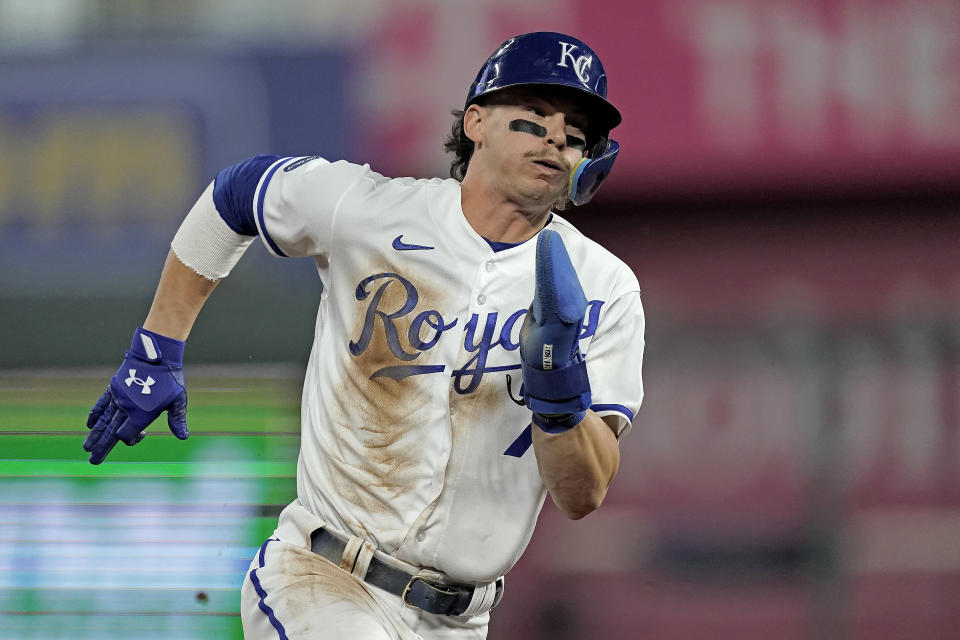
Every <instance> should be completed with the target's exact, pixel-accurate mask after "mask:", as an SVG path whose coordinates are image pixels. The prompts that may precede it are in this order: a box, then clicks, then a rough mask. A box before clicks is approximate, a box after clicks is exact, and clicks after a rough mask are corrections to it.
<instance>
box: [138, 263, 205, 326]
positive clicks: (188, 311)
mask: <svg viewBox="0 0 960 640" xmlns="http://www.w3.org/2000/svg"><path fill="white" fill-rule="evenodd" d="M217 282H219V281H212V280H208V279H207V278H204V277H203V276H201V275H198V274H197V273H196V272H195V271H193V269H191V268H190V267H188V266H186V265H185V264H183V263H182V262H181V261H180V259H179V258H177V255H176V254H175V253H174V252H173V250H171V251H170V253H168V254H167V261H166V263H164V265H163V273H162V274H161V275H160V284H159V285H157V292H156V295H155V296H154V298H153V304H152V305H150V312H149V313H148V314H147V319H146V320H145V321H144V323H143V328H144V329H146V330H148V331H153V332H155V333H159V334H161V335H164V336H167V337H168V338H175V339H177V340H186V339H187V336H188V335H189V334H190V329H191V328H193V323H194V321H196V319H197V315H198V314H199V313H200V309H202V308H203V305H204V304H205V303H206V301H207V299H208V298H209V297H210V294H211V293H212V292H213V290H214V288H215V287H216V286H217Z"/></svg>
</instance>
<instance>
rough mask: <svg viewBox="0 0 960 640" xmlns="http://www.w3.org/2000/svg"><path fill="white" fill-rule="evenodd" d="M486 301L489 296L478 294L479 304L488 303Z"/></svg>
mask: <svg viewBox="0 0 960 640" xmlns="http://www.w3.org/2000/svg"><path fill="white" fill-rule="evenodd" d="M486 301H487V296H485V295H483V294H482V293H481V294H480V295H478V296H477V304H484V303H486Z"/></svg>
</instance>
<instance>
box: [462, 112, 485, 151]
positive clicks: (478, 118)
mask: <svg viewBox="0 0 960 640" xmlns="http://www.w3.org/2000/svg"><path fill="white" fill-rule="evenodd" d="M486 119H487V109H486V108H484V107H481V106H480V105H477V104H472V105H470V106H469V107H467V110H466V111H464V112H463V133H464V135H466V136H467V137H468V138H470V140H472V141H473V142H474V143H479V142H480V141H481V140H483V127H484V125H485V124H486Z"/></svg>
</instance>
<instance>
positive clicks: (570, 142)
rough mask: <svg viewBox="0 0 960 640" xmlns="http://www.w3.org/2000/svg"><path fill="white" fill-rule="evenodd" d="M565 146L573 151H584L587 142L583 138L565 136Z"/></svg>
mask: <svg viewBox="0 0 960 640" xmlns="http://www.w3.org/2000/svg"><path fill="white" fill-rule="evenodd" d="M567 146H568V147H571V148H573V149H579V150H580V151H584V150H586V148H587V141H586V140H584V139H583V138H578V137H577V136H570V135H568V136H567Z"/></svg>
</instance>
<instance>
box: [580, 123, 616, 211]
mask: <svg viewBox="0 0 960 640" xmlns="http://www.w3.org/2000/svg"><path fill="white" fill-rule="evenodd" d="M618 153H620V143H618V142H617V141H616V140H610V139H608V138H601V139H600V140H599V141H598V142H597V143H596V144H594V145H593V146H592V147H591V148H590V157H589V158H583V159H582V160H581V161H580V162H579V163H578V164H577V166H576V167H574V168H573V171H571V172H570V202H572V203H573V204H575V205H577V206H580V205H584V204H587V203H588V202H590V199H591V198H593V194H595V193H596V192H597V189H599V188H600V184H601V183H602V182H603V181H604V180H606V179H607V176H608V175H610V170H611V169H612V168H613V163H614V161H615V160H616V159H617V154H618Z"/></svg>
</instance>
